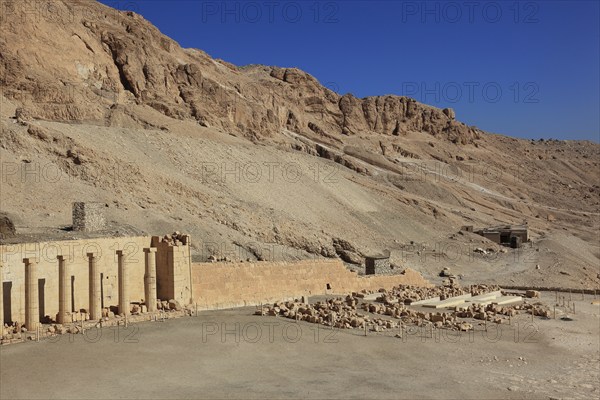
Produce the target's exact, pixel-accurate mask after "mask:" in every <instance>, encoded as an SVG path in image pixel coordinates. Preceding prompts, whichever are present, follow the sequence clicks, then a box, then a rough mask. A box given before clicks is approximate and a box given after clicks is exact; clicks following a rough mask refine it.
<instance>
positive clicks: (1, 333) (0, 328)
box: [0, 263, 4, 338]
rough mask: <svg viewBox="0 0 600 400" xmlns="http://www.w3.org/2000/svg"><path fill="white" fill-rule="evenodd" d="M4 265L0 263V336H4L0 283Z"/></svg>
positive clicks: (2, 291) (2, 298)
mask: <svg viewBox="0 0 600 400" xmlns="http://www.w3.org/2000/svg"><path fill="white" fill-rule="evenodd" d="M2 267H4V266H3V265H2V263H0V338H2V337H4V285H3V284H2V279H4V278H3V277H2V270H3V268H2Z"/></svg>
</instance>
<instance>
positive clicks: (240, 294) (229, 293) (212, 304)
mask: <svg viewBox="0 0 600 400" xmlns="http://www.w3.org/2000/svg"><path fill="white" fill-rule="evenodd" d="M192 284H193V298H194V302H195V303H197V305H198V308H200V309H212V308H228V307H237V306H244V305H258V304H260V303H267V302H273V301H279V300H285V299H293V298H299V297H300V296H303V295H324V294H345V293H350V292H353V291H360V290H362V289H367V290H379V289H380V288H386V289H389V288H391V287H393V286H396V285H415V286H429V285H430V284H429V282H428V281H426V280H425V279H424V278H423V277H422V276H421V275H420V274H419V273H418V272H416V271H414V270H411V269H407V270H406V271H405V272H404V274H399V275H380V276H378V275H375V276H358V275H357V274H356V273H355V272H352V271H349V270H348V269H347V268H346V267H345V266H344V264H343V263H342V262H341V261H340V260H307V261H298V262H293V263H286V262H257V263H194V264H192Z"/></svg>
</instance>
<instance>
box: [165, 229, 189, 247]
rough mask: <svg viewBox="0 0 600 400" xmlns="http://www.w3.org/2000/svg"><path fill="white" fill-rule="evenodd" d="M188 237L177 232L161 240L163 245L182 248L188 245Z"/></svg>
mask: <svg viewBox="0 0 600 400" xmlns="http://www.w3.org/2000/svg"><path fill="white" fill-rule="evenodd" d="M187 238H188V235H185V234H183V233H181V232H179V231H175V232H173V233H172V234H170V235H165V236H163V237H162V238H161V239H160V242H161V243H167V244H168V245H169V246H181V245H184V244H186V243H187Z"/></svg>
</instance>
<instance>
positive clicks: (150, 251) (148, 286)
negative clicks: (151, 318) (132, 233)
mask: <svg viewBox="0 0 600 400" xmlns="http://www.w3.org/2000/svg"><path fill="white" fill-rule="evenodd" d="M144 253H146V273H145V274H144V292H145V298H146V307H147V308H148V312H156V297H157V296H156V247H150V248H146V249H144Z"/></svg>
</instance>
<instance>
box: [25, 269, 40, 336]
mask: <svg viewBox="0 0 600 400" xmlns="http://www.w3.org/2000/svg"><path fill="white" fill-rule="evenodd" d="M23 263H25V328H27V330H28V331H34V330H35V329H36V328H37V326H38V324H39V322H40V305H39V298H38V279H37V263H36V262H35V260H33V259H30V258H24V259H23Z"/></svg>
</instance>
